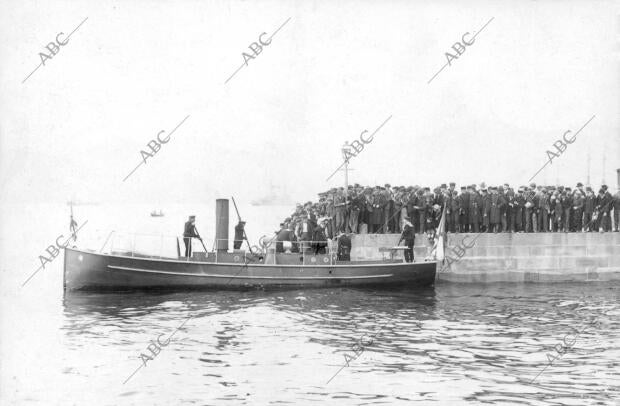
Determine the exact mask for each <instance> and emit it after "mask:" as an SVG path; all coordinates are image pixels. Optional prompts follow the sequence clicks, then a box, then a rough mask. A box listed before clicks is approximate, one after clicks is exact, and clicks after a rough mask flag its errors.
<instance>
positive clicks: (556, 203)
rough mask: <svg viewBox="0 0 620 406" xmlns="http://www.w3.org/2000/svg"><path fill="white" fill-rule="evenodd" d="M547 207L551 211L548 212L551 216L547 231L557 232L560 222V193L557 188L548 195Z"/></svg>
mask: <svg viewBox="0 0 620 406" xmlns="http://www.w3.org/2000/svg"><path fill="white" fill-rule="evenodd" d="M549 207H550V208H551V211H550V212H549V216H550V218H551V228H550V230H549V231H552V232H554V233H555V232H557V231H558V229H559V228H560V225H561V223H562V203H560V194H559V193H558V191H557V190H554V191H553V193H551V194H550V196H549Z"/></svg>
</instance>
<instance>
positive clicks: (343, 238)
mask: <svg viewBox="0 0 620 406" xmlns="http://www.w3.org/2000/svg"><path fill="white" fill-rule="evenodd" d="M337 238H338V251H337V255H338V257H337V258H338V261H350V260H351V238H350V237H349V235H348V234H345V233H341V234H339V235H338V237H337Z"/></svg>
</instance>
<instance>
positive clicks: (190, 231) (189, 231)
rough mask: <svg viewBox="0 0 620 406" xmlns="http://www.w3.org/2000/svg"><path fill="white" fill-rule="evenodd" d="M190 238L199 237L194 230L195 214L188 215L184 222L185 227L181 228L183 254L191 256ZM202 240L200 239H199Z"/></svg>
mask: <svg viewBox="0 0 620 406" xmlns="http://www.w3.org/2000/svg"><path fill="white" fill-rule="evenodd" d="M192 238H199V239H200V236H199V235H198V233H197V232H196V216H189V219H188V220H187V221H186V222H185V228H184V230H183V242H184V243H185V256H186V257H188V258H189V257H191V256H192ZM200 241H202V239H200Z"/></svg>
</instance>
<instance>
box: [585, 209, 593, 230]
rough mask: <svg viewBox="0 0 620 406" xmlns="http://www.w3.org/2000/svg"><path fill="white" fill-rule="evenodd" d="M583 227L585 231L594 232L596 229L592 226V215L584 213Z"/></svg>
mask: <svg viewBox="0 0 620 406" xmlns="http://www.w3.org/2000/svg"><path fill="white" fill-rule="evenodd" d="M583 226H584V227H585V231H592V230H593V229H594V227H593V224H592V213H583Z"/></svg>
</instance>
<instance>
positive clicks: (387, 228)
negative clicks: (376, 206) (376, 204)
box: [382, 183, 394, 234]
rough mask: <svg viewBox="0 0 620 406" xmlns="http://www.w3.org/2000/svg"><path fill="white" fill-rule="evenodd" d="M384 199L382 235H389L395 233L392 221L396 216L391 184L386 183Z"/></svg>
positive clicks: (383, 193)
mask: <svg viewBox="0 0 620 406" xmlns="http://www.w3.org/2000/svg"><path fill="white" fill-rule="evenodd" d="M382 195H383V198H382V202H383V227H382V233H383V234H387V233H390V232H392V231H393V229H392V227H391V226H392V225H393V224H392V220H393V218H394V217H393V216H394V195H393V193H392V187H391V186H390V184H389V183H386V184H385V186H384V187H383V192H382Z"/></svg>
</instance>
